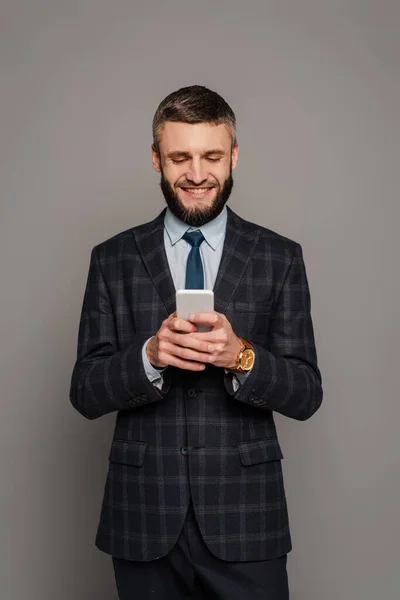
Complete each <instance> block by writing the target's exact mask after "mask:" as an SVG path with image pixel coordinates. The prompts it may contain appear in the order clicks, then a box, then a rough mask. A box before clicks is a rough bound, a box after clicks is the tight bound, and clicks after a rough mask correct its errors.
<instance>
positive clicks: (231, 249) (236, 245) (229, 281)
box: [214, 207, 260, 313]
mask: <svg viewBox="0 0 400 600" xmlns="http://www.w3.org/2000/svg"><path fill="white" fill-rule="evenodd" d="M227 208H228V220H227V224H226V235H225V242H224V248H223V251H222V258H221V264H220V267H219V270H218V275H217V279H216V282H215V285H214V305H215V310H216V311H217V312H220V313H225V311H226V308H227V306H228V304H229V302H230V301H231V299H232V297H233V295H234V293H235V291H236V288H237V287H238V285H239V282H240V280H241V279H242V277H243V275H244V273H245V271H246V267H247V265H248V264H249V262H250V260H251V257H252V255H253V252H254V248H255V246H256V243H257V241H258V239H259V237H260V229H259V228H258V227H257V225H254V224H253V223H250V222H248V221H245V220H244V219H242V218H241V217H239V216H238V215H237V214H236V213H234V212H233V211H232V210H231V209H230V208H229V207H227Z"/></svg>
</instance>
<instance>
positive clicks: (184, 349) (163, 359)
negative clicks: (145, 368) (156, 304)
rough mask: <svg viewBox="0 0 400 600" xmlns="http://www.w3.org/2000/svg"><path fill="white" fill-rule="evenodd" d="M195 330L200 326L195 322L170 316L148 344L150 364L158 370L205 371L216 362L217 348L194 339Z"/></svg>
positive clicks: (174, 315)
mask: <svg viewBox="0 0 400 600" xmlns="http://www.w3.org/2000/svg"><path fill="white" fill-rule="evenodd" d="M195 331H197V326H196V325H194V324H193V323H190V322H189V321H185V320H183V319H178V318H177V316H176V313H173V314H172V315H170V316H169V317H168V318H167V319H165V321H163V323H162V325H161V327H160V329H159V330H158V332H157V333H156V335H155V336H154V337H152V338H151V340H150V341H149V343H148V344H147V347H146V354H147V358H148V359H149V362H150V364H151V365H153V367H158V368H163V367H168V366H172V367H178V368H179V369H186V370H187V371H203V370H204V369H205V365H206V364H208V363H210V362H212V352H213V350H214V346H213V345H212V344H210V343H208V342H203V341H200V340H197V339H195V338H193V337H192V336H191V335H190V334H191V333H194V332H195ZM210 357H211V360H210Z"/></svg>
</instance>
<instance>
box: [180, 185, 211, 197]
mask: <svg viewBox="0 0 400 600" xmlns="http://www.w3.org/2000/svg"><path fill="white" fill-rule="evenodd" d="M181 189H182V190H183V191H184V192H185V193H186V194H188V195H189V196H196V197H198V198H200V197H203V196H206V195H207V194H209V193H210V192H211V190H213V189H214V188H212V187H208V188H181Z"/></svg>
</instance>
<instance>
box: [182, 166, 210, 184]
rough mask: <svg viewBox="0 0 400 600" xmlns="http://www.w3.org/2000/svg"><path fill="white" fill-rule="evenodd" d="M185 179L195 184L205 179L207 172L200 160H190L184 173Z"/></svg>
mask: <svg viewBox="0 0 400 600" xmlns="http://www.w3.org/2000/svg"><path fill="white" fill-rule="evenodd" d="M186 179H187V180H188V181H191V182H192V183H194V184H196V185H199V184H200V183H202V182H203V181H205V180H206V179H207V173H206V171H205V170H204V167H203V165H202V163H201V162H200V161H195V160H192V161H191V163H190V166H189V170H188V171H187V173H186Z"/></svg>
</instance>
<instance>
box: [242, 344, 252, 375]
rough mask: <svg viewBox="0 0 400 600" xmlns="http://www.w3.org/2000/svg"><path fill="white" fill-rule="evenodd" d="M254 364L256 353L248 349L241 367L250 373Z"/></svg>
mask: <svg viewBox="0 0 400 600" xmlns="http://www.w3.org/2000/svg"><path fill="white" fill-rule="evenodd" d="M253 364H254V352H253V350H250V348H247V349H246V350H244V351H243V354H242V359H241V361H240V366H241V368H242V369H244V370H245V371H249V370H250V369H251V368H252V366H253Z"/></svg>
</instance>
